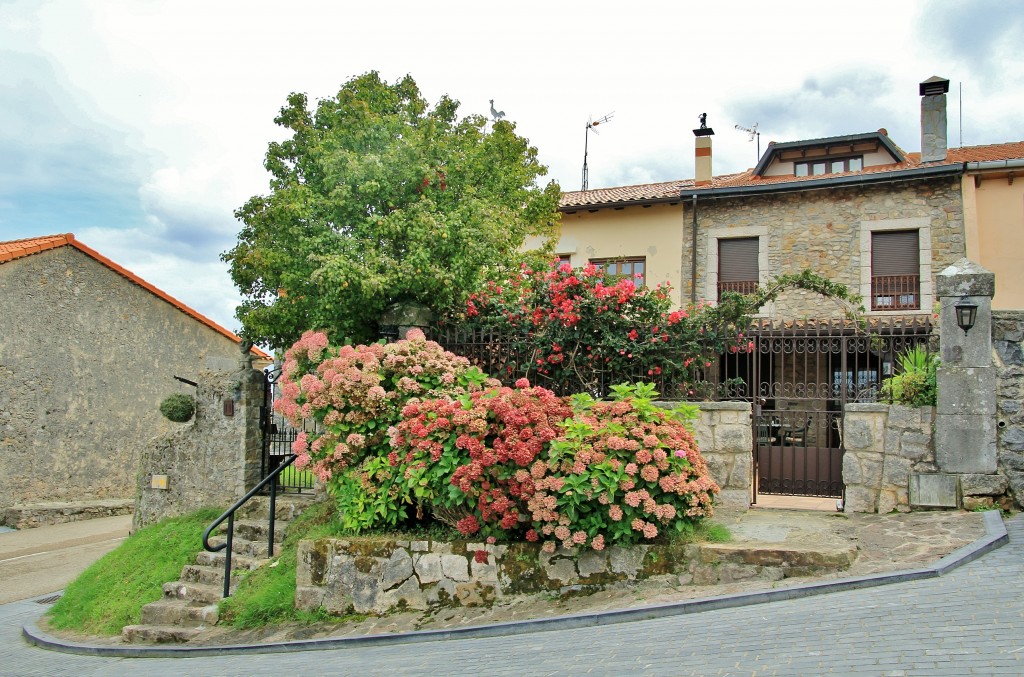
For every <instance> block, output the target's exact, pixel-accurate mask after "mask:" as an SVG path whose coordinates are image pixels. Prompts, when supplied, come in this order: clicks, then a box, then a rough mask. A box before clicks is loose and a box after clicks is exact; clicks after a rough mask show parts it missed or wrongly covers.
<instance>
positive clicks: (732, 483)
mask: <svg viewBox="0 0 1024 677" xmlns="http://www.w3.org/2000/svg"><path fill="white" fill-rule="evenodd" d="M753 473H754V457H753V455H752V454H750V453H749V452H747V453H744V454H736V456H735V457H733V464H732V471H731V472H730V473H729V482H728V484H727V485H726V486H727V487H729V488H730V489H742V490H743V491H746V492H747V494H748V495H749V493H750V487H751V486H752V483H753V478H754V474H753Z"/></svg>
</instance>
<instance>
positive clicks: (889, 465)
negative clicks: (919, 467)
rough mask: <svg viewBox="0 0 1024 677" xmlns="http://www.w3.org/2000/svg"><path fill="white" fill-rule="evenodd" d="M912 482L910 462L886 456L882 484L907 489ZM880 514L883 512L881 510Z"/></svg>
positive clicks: (897, 457)
mask: <svg viewBox="0 0 1024 677" xmlns="http://www.w3.org/2000/svg"><path fill="white" fill-rule="evenodd" d="M909 481H910V460H909V459H906V458H900V457H899V456H886V457H885V462H884V464H883V469H882V484H883V486H886V487H887V488H892V487H906V486H907V483H908V482H909ZM879 512H882V511H881V509H879Z"/></svg>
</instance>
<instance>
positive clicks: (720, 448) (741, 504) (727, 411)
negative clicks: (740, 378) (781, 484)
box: [694, 402, 754, 510]
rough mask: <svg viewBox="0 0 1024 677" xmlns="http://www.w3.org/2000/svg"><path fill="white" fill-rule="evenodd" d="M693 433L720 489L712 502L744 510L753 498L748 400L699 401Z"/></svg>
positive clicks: (752, 446)
mask: <svg viewBox="0 0 1024 677" xmlns="http://www.w3.org/2000/svg"><path fill="white" fill-rule="evenodd" d="M699 406H700V420H698V421H697V422H696V424H695V425H694V434H695V437H696V438H697V445H698V448H699V449H700V453H701V455H703V456H704V458H705V459H706V460H707V462H708V470H709V471H710V474H711V477H712V479H714V480H715V481H716V482H717V483H718V486H719V488H720V489H721V492H720V493H719V494H718V498H717V499H716V501H715V503H716V505H717V506H721V507H724V508H738V509H741V510H746V509H747V508H749V507H750V501H751V500H752V498H753V487H754V471H753V452H752V449H753V448H754V437H753V431H752V424H751V408H750V403H749V402H700V403H699Z"/></svg>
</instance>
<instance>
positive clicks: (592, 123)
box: [582, 111, 615, 190]
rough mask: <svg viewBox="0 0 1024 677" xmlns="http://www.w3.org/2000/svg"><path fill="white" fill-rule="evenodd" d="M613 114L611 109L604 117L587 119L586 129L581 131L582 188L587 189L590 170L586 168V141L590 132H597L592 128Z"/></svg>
mask: <svg viewBox="0 0 1024 677" xmlns="http://www.w3.org/2000/svg"><path fill="white" fill-rule="evenodd" d="M613 115H615V111H612V112H611V113H608V115H605V116H604V117H601V118H598V119H597V120H587V129H586V131H585V132H584V133H583V134H584V136H583V188H582V190H587V185H588V183H589V179H590V170H589V169H587V143H588V142H589V141H590V132H594V133H595V134H597V130H596V129H594V128H595V127H597V126H598V125H603V124H604V123H606V122H608V121H609V120H611V119H612V116H613Z"/></svg>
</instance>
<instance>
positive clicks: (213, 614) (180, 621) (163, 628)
mask: <svg viewBox="0 0 1024 677" xmlns="http://www.w3.org/2000/svg"><path fill="white" fill-rule="evenodd" d="M253 501H256V502H257V505H255V506H253V507H251V508H250V507H249V505H248V504H247V505H246V506H245V516H244V518H243V517H241V516H240V517H239V519H236V520H235V534H234V537H233V538H232V540H231V572H232V578H233V579H235V578H236V575H237V574H239V573H244V572H248V571H251V570H253V569H258V568H259V567H260V566H262V565H263V564H265V563H266V562H267V561H269V560H268V557H267V545H268V540H269V533H270V527H269V524H268V523H267V518H266V514H267V512H268V511H269V510H270V504H269V499H268V498H263V497H257V498H254V499H252V501H250V503H252V502H253ZM311 503H312V499H311V497H306V496H299V497H291V496H289V497H287V498H284V497H279V498H278V500H277V505H276V506H275V508H276V509H275V514H276V518H275V525H274V551H275V554H277V553H279V552H280V548H281V545H280V544H281V543H282V542H283V541H284V536H285V531H286V529H287V527H288V524H289V522H290V521H291V519H294V518H295V517H297V516H298V515H299V514H301V513H302V511H303V510H304V509H305V508H306V507H307V506H308V505H310V504H311ZM260 511H262V514H263V517H262V518H260V517H258V516H257V515H258V514H259V513H260ZM239 512H241V511H239ZM226 541H227V536H226V533H224V532H223V530H222V531H221V533H218V534H217V535H216V536H211V538H210V545H211V546H214V547H216V546H218V545H221V544H223V543H225V542H226ZM226 556H227V555H226V553H225V552H224V551H223V550H221V551H218V552H208V551H206V550H203V551H201V552H199V553H198V554H197V555H196V559H195V563H194V564H186V565H185V566H184V567H182V570H181V576H180V577H179V580H177V581H171V582H168V583H164V586H163V599H160V600H158V601H156V602H152V603H151V604H147V605H146V606H144V607H143V608H142V619H141V621H142V622H141V623H140V624H138V625H128V626H125V627H124V629H123V630H122V632H121V636H122V638H123V639H124V641H126V642H136V643H152V644H166V643H182V642H189V641H191V640H192V639H194V638H195V637H196V636H197V635H199V634H200V633H201V632H202V631H203V629H205V628H207V627H210V626H213V625H216V624H217V622H218V620H219V618H220V616H219V611H218V609H219V604H220V601H221V597H222V595H223V593H224V560H225V558H226ZM238 579H240V577H238ZM237 584H238V582H237V579H236V580H233V581H232V584H231V588H230V590H231V592H232V593H233V592H234V589H235V587H236V586H237Z"/></svg>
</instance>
